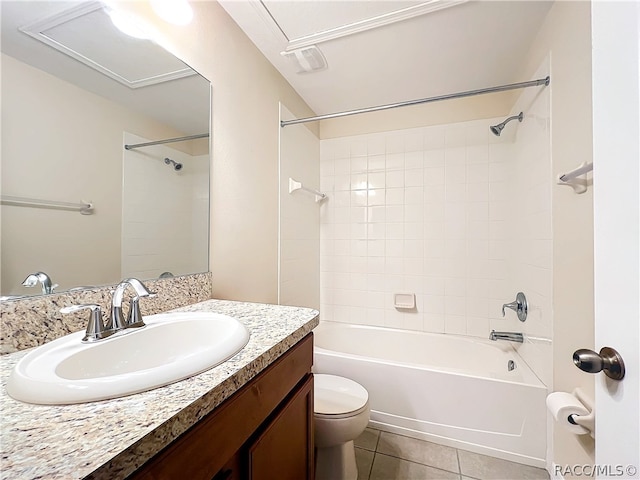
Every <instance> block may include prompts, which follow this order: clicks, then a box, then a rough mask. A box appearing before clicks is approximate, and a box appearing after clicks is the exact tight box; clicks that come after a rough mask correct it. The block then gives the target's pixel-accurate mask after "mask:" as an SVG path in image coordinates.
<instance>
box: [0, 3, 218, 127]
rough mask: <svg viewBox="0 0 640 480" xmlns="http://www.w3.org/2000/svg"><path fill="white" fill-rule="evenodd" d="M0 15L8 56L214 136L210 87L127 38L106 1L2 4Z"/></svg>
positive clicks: (157, 50)
mask: <svg viewBox="0 0 640 480" xmlns="http://www.w3.org/2000/svg"><path fill="white" fill-rule="evenodd" d="M0 9H1V16H2V42H1V47H2V52H3V53H5V54H7V55H10V56H12V57H14V58H17V59H18V60H20V61H22V62H24V63H27V64H29V65H31V66H33V67H36V68H38V69H40V70H43V71H45V72H47V73H50V74H52V75H54V76H56V77H59V78H61V79H63V80H65V81H67V82H70V83H73V84H75V85H76V86H78V87H80V88H83V89H85V90H88V91H90V92H93V93H95V94H98V95H100V96H102V97H105V98H108V99H109V100H112V101H114V102H116V103H119V104H122V105H123V106H125V108H128V109H131V110H135V111H138V112H141V113H143V114H144V115H146V116H149V117H151V118H154V119H156V120H158V121H160V122H162V123H165V124H167V125H170V126H173V127H174V128H176V129H177V130H179V131H181V132H184V133H185V134H186V135H193V134H200V133H207V132H208V131H209V110H210V98H209V95H210V89H209V82H208V81H207V80H206V79H204V78H203V77H201V76H199V75H197V74H195V72H194V71H193V70H192V69H191V68H189V66H188V65H185V64H184V63H183V62H182V61H180V60H179V59H177V58H175V57H174V56H173V55H171V54H170V53H168V52H166V51H165V50H163V49H162V48H161V47H159V46H158V45H156V44H155V43H153V42H151V41H148V40H139V39H135V38H132V37H129V36H127V35H125V34H123V33H121V32H120V31H119V30H118V29H116V28H115V27H114V26H113V24H112V22H111V20H110V19H109V17H108V15H107V14H106V13H105V11H104V10H103V8H102V5H101V4H100V2H94V1H55V0H50V1H9V0H1V1H0ZM21 30H22V31H21Z"/></svg>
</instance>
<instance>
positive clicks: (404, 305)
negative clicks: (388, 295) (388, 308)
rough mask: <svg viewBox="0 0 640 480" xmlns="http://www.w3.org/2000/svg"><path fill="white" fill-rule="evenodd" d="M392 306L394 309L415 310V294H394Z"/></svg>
mask: <svg viewBox="0 0 640 480" xmlns="http://www.w3.org/2000/svg"><path fill="white" fill-rule="evenodd" d="M393 306H394V307H396V308H401V309H406V310H410V309H412V308H416V294H415V293H394V294H393Z"/></svg>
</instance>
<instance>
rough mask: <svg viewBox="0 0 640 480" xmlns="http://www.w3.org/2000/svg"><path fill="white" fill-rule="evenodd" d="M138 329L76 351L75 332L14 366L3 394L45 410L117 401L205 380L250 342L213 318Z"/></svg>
mask: <svg viewBox="0 0 640 480" xmlns="http://www.w3.org/2000/svg"><path fill="white" fill-rule="evenodd" d="M144 322H145V323H146V324H147V326H146V327H144V328H133V329H131V330H127V333H125V334H118V335H114V336H113V337H109V338H107V339H105V340H101V341H99V342H96V343H82V342H81V339H82V337H83V336H84V332H76V333H72V334H70V335H67V336H65V337H62V338H58V339H57V340H53V341H52V342H49V343H47V344H45V345H43V346H41V347H38V348H37V349H35V350H34V351H32V352H29V353H28V354H27V355H25V356H24V357H23V358H22V359H21V360H20V361H19V362H18V364H17V365H16V366H15V368H14V369H13V371H12V372H11V375H10V377H9V379H8V381H7V393H9V395H11V396H12V397H13V398H15V399H16V400H22V401H24V402H29V403H39V404H45V405H58V404H70V403H83V402H92V401H97V400H106V399H110V398H117V397H122V396H125V395H130V394H133V393H139V392H144V391H146V390H151V389H152V388H156V387H161V386H163V385H167V384H169V383H173V382H177V381H179V380H183V379H185V378H188V377H191V376H193V375H196V374H198V373H201V372H204V371H205V370H208V369H210V368H212V367H215V366H216V365H219V364H220V363H222V362H224V361H226V360H228V359H229V358H231V357H232V356H234V355H235V354H236V353H238V352H239V351H240V350H242V348H244V346H245V345H246V344H247V342H248V341H249V332H248V331H247V329H246V328H245V326H244V325H243V324H242V323H240V322H239V321H238V320H236V319H235V318H232V317H229V316H226V315H221V314H217V313H205V312H178V313H163V314H158V315H150V316H148V317H144Z"/></svg>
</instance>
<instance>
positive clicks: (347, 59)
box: [221, 0, 552, 114]
mask: <svg viewBox="0 0 640 480" xmlns="http://www.w3.org/2000/svg"><path fill="white" fill-rule="evenodd" d="M221 4H222V6H223V7H224V8H225V10H226V11H227V12H228V13H229V14H230V15H231V17H232V18H233V19H234V20H235V21H236V23H237V24H238V25H239V26H240V27H241V28H242V29H243V30H244V32H245V33H246V34H247V35H248V36H249V38H250V39H251V40H252V41H253V42H254V43H255V44H256V46H257V47H258V48H259V49H260V50H261V51H262V53H263V54H264V55H265V56H266V57H267V59H268V60H269V61H270V62H271V63H272V64H273V65H274V66H275V67H276V68H277V69H278V71H280V73H281V74H282V75H283V76H284V77H285V78H286V79H287V80H288V81H289V83H290V84H291V85H292V86H293V88H294V89H295V90H296V91H297V92H298V93H299V94H300V95H301V96H302V98H303V99H304V100H305V101H306V102H307V104H308V105H309V106H310V107H311V108H312V109H313V110H314V111H315V112H316V113H317V114H326V113H332V112H339V111H344V110H350V109H355V108H365V107H369V106H375V105H383V104H388V103H395V102H400V101H406V100H414V99H420V98H426V97H431V96H436V95H444V94H448V93H454V92H461V91H466V90H475V89H479V88H486V87H492V86H497V85H503V84H508V83H515V82H520V81H526V80H530V79H528V78H519V77H518V75H519V74H520V72H521V70H522V69H523V67H524V66H523V64H522V63H523V59H525V58H526V54H527V52H528V50H529V49H530V47H531V45H532V42H533V41H534V38H535V35H536V33H537V32H538V30H539V29H540V26H541V25H542V22H543V20H544V17H545V16H546V14H547V12H548V10H549V8H550V7H551V5H552V2H551V1H525V0H511V1H473V0H471V1H466V0H449V1H446V0H430V1H424V0H423V1H401V0H398V1H375V0H368V1H362V0H358V1H355V0H354V1H352V0H342V1H322V0H316V1H300V0H288V1H287V0H263V1H256V0H246V1H237V0H221ZM336 37H337V38H336ZM307 45H316V46H317V47H318V48H319V49H320V50H321V52H322V53H323V54H324V57H325V58H326V61H327V64H328V67H327V68H326V69H324V70H319V71H315V72H310V73H296V68H295V67H294V66H293V65H292V63H290V60H288V59H287V58H285V57H284V56H282V55H281V52H283V51H288V50H289V51H290V50H291V49H294V48H296V47H300V46H307Z"/></svg>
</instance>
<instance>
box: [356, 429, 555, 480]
mask: <svg viewBox="0 0 640 480" xmlns="http://www.w3.org/2000/svg"><path fill="white" fill-rule="evenodd" d="M354 443H355V445H356V461H357V463H358V480H449V479H451V480H472V479H479V480H520V479H526V480H548V479H549V474H548V473H547V471H546V470H544V469H542V468H535V467H529V466H527V465H521V464H519V463H513V462H508V461H506V460H500V459H498V458H493V457H488V456H486V455H479V454H477V453H471V452H467V451H465V450H459V449H456V448H452V447H445V446H442V445H438V444H436V443H431V442H425V441H422V440H416V439H414V438H410V437H405V436H402V435H396V434H393V433H389V432H381V431H379V430H374V429H372V428H367V429H366V430H365V432H364V433H363V434H362V435H360V437H358V438H357V439H356V440H355V442H354Z"/></svg>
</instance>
